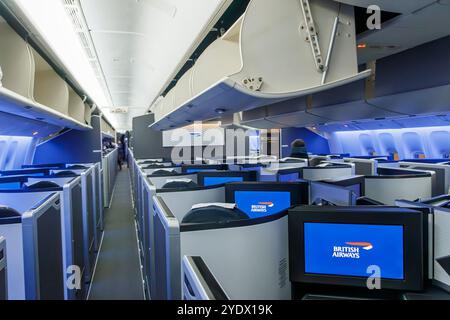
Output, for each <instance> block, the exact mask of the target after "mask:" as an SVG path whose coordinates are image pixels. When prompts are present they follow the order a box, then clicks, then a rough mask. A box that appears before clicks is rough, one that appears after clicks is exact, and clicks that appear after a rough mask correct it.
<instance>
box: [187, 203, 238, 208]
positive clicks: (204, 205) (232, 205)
mask: <svg viewBox="0 0 450 320" xmlns="http://www.w3.org/2000/svg"><path fill="white" fill-rule="evenodd" d="M211 206H214V207H221V208H224V209H229V210H233V209H234V208H236V204H235V203H221V202H214V203H197V204H194V205H193V206H192V208H191V210H195V209H202V208H208V207H211Z"/></svg>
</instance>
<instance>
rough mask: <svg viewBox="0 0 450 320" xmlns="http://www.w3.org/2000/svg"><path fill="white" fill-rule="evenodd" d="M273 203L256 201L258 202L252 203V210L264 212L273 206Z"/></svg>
mask: <svg viewBox="0 0 450 320" xmlns="http://www.w3.org/2000/svg"><path fill="white" fill-rule="evenodd" d="M274 206H275V204H274V203H273V202H270V201H268V202H258V204H252V212H258V213H266V212H267V210H268V208H273V207H274Z"/></svg>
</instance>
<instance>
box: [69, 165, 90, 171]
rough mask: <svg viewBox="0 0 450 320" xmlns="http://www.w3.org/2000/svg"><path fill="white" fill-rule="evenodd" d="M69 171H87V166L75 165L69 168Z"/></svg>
mask: <svg viewBox="0 0 450 320" xmlns="http://www.w3.org/2000/svg"><path fill="white" fill-rule="evenodd" d="M67 169H70V170H83V169H87V167H86V166H82V165H81V164H75V165H73V166H68V167H67Z"/></svg>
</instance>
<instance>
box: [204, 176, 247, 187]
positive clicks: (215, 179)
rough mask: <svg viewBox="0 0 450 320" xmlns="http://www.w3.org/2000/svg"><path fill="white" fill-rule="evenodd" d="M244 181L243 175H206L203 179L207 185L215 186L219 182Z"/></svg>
mask: <svg viewBox="0 0 450 320" xmlns="http://www.w3.org/2000/svg"><path fill="white" fill-rule="evenodd" d="M242 181H244V178H243V177H205V178H204V179H203V183H204V185H205V187H208V186H215V185H218V184H224V183H228V182H242Z"/></svg>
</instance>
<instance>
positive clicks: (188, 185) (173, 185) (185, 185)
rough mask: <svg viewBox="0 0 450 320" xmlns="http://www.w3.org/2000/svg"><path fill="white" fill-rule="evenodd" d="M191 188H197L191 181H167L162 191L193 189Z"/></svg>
mask: <svg viewBox="0 0 450 320" xmlns="http://www.w3.org/2000/svg"><path fill="white" fill-rule="evenodd" d="M193 188H198V184H196V183H195V182H194V181H192V180H172V181H170V180H169V181H167V183H166V184H165V185H163V187H162V189H193Z"/></svg>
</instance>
